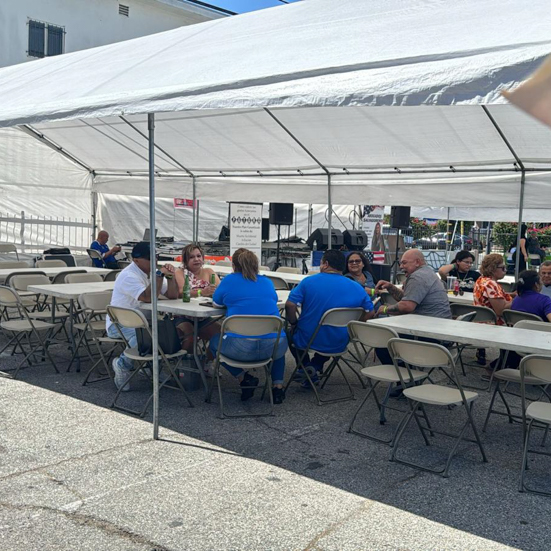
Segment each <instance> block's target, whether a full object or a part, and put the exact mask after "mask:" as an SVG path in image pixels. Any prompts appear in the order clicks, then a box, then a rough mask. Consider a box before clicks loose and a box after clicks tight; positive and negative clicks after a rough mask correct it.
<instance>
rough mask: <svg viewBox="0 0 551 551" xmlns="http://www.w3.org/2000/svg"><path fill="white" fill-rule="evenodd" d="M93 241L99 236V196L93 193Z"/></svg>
mask: <svg viewBox="0 0 551 551" xmlns="http://www.w3.org/2000/svg"><path fill="white" fill-rule="evenodd" d="M91 199H92V241H94V239H95V238H96V235H97V234H98V218H97V216H98V194H97V193H96V192H95V191H92V197H91Z"/></svg>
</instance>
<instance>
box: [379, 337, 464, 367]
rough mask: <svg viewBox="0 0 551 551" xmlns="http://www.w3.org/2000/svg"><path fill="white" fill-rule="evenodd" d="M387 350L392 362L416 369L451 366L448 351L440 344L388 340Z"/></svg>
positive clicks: (451, 361)
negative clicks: (392, 359) (402, 363)
mask: <svg viewBox="0 0 551 551" xmlns="http://www.w3.org/2000/svg"><path fill="white" fill-rule="evenodd" d="M388 349H389V350H390V354H391V355H392V357H393V358H394V360H396V361H397V360H402V361H404V362H405V363H406V364H409V365H414V366H417V367H429V368H430V367H446V366H449V365H453V359H452V357H451V355H450V353H449V351H448V350H447V349H446V348H444V347H443V346H442V345H440V344H434V343H430V342H423V341H412V340H409V339H390V340H389V341H388Z"/></svg>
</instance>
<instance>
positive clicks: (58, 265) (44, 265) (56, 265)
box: [36, 260, 67, 268]
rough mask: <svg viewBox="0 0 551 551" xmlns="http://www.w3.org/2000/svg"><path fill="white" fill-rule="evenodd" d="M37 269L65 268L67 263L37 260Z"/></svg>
mask: <svg viewBox="0 0 551 551" xmlns="http://www.w3.org/2000/svg"><path fill="white" fill-rule="evenodd" d="M36 267H37V268H66V267H67V263H66V262H63V260H37V261H36Z"/></svg>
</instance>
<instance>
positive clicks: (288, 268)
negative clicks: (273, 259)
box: [276, 266, 300, 274]
mask: <svg viewBox="0 0 551 551" xmlns="http://www.w3.org/2000/svg"><path fill="white" fill-rule="evenodd" d="M276 272H281V273H282V274H300V269H299V268H295V267H294V266H280V267H279V268H278V269H277V270H276Z"/></svg>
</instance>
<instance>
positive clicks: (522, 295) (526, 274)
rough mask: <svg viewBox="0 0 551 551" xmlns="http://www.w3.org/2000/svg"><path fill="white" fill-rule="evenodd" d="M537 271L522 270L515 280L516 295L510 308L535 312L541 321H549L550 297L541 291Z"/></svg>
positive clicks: (550, 318) (550, 313) (550, 315)
mask: <svg viewBox="0 0 551 551" xmlns="http://www.w3.org/2000/svg"><path fill="white" fill-rule="evenodd" d="M540 291H541V280H540V276H539V274H538V272H536V271H534V270H524V271H523V272H520V274H519V278H518V281H517V292H518V296H517V297H515V298H514V299H513V303H512V304H511V310H518V311H519V312H527V313H528V314H535V315H536V316H539V317H540V318H541V319H542V320H543V321H551V298H549V297H548V296H547V295H544V294H542V293H541V292H540Z"/></svg>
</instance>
